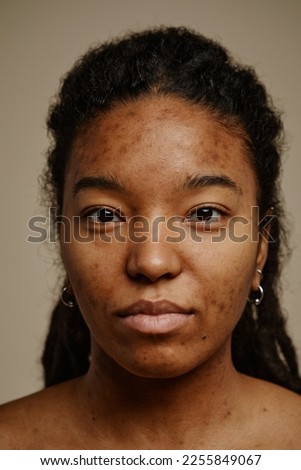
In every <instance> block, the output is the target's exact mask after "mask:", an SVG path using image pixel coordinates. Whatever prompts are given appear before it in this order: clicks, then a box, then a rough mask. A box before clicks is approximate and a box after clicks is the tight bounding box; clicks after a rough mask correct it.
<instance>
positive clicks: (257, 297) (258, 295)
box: [248, 284, 264, 307]
mask: <svg viewBox="0 0 301 470" xmlns="http://www.w3.org/2000/svg"><path fill="white" fill-rule="evenodd" d="M263 297H264V290H263V288H262V287H261V285H260V284H258V290H257V291H255V292H254V293H252V296H251V298H250V297H248V301H249V302H250V304H254V305H256V307H257V306H258V305H260V304H261V302H262V299H263Z"/></svg>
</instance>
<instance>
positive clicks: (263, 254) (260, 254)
mask: <svg viewBox="0 0 301 470" xmlns="http://www.w3.org/2000/svg"><path fill="white" fill-rule="evenodd" d="M268 243H269V241H268V240H267V239H266V238H265V237H261V239H260V241H259V244H258V251H257V257H256V270H255V273H254V276H253V281H252V290H253V291H256V290H258V286H259V285H260V282H261V279H262V277H263V274H262V272H263V269H264V265H265V263H266V260H267V257H268V251H269V248H268Z"/></svg>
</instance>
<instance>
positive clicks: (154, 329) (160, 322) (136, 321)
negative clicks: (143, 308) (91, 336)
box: [121, 313, 192, 335]
mask: <svg viewBox="0 0 301 470" xmlns="http://www.w3.org/2000/svg"><path fill="white" fill-rule="evenodd" d="M191 317H192V314H184V313H164V314H161V315H145V314H142V313H138V314H136V315H128V316H126V317H121V319H122V322H123V323H124V324H125V325H126V326H128V327H130V328H132V329H133V330H136V331H138V332H140V333H145V334H153V335H155V334H164V333H169V332H171V331H173V330H177V329H178V328H181V327H183V326H185V324H186V323H187V322H189V321H190V319H191Z"/></svg>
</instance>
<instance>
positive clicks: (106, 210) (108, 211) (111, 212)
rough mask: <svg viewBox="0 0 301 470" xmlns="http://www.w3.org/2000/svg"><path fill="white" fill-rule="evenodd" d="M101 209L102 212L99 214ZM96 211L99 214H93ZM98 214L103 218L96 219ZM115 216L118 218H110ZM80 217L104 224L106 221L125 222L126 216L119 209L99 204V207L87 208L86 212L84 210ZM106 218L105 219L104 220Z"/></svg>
mask: <svg viewBox="0 0 301 470" xmlns="http://www.w3.org/2000/svg"><path fill="white" fill-rule="evenodd" d="M101 211H102V212H103V213H102V214H99V213H100V212H101ZM97 213H98V214H99V215H98V216H97V215H95V214H97ZM100 215H101V216H102V217H103V220H100V221H99V220H97V218H98V217H99V216H100ZM116 216H117V217H118V220H111V218H113V217H116ZM82 217H83V218H84V219H86V220H91V221H92V222H93V223H95V224H106V223H110V222H113V223H116V222H125V221H126V218H125V217H124V216H123V215H122V214H121V213H120V211H119V210H118V209H113V208H111V207H107V206H101V207H97V208H93V209H90V210H87V211H86V212H84V214H83V215H82ZM106 218H107V220H106Z"/></svg>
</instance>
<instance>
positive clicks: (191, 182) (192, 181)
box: [180, 175, 242, 194]
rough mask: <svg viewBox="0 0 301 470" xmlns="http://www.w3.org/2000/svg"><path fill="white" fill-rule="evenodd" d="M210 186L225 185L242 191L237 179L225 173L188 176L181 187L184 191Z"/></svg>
mask: <svg viewBox="0 0 301 470" xmlns="http://www.w3.org/2000/svg"><path fill="white" fill-rule="evenodd" d="M210 186H224V187H226V188H229V189H232V190H234V191H235V192H238V193H240V194H241V193H242V189H241V188H240V186H238V184H237V183H235V181H233V180H232V179H231V178H229V177H228V176H225V175H195V176H188V177H187V179H186V181H185V182H184V183H183V184H182V185H181V187H180V188H181V189H182V190H184V191H193V190H195V189H200V188H206V187H210Z"/></svg>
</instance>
